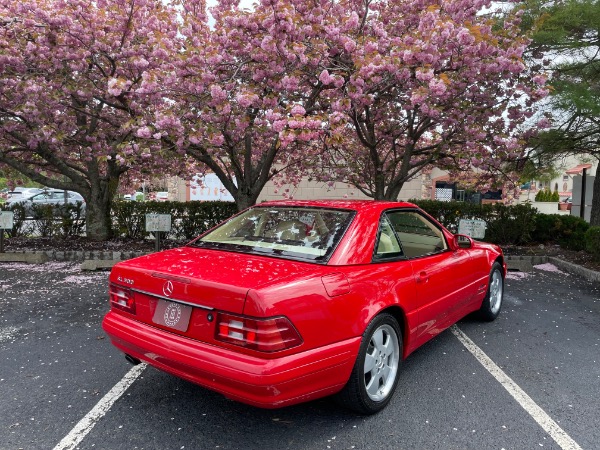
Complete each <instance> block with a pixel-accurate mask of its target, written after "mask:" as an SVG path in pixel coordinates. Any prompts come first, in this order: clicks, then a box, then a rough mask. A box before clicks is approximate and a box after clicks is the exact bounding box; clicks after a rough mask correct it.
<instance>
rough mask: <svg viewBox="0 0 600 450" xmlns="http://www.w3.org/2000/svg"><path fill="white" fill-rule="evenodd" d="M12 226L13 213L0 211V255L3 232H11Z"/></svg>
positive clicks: (2, 251)
mask: <svg viewBox="0 0 600 450" xmlns="http://www.w3.org/2000/svg"><path fill="white" fill-rule="evenodd" d="M13 224H14V213H13V212H12V211H0V253H4V230H12V227H13Z"/></svg>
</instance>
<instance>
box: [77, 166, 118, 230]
mask: <svg viewBox="0 0 600 450" xmlns="http://www.w3.org/2000/svg"><path fill="white" fill-rule="evenodd" d="M109 172H112V173H110V176H108V177H106V178H104V179H101V178H98V177H90V183H91V189H90V192H89V198H88V199H86V200H87V203H86V211H85V227H86V235H87V237H88V238H90V239H92V240H94V241H106V240H108V239H110V238H112V237H113V233H112V220H111V211H112V205H113V199H114V196H115V194H116V192H117V188H118V186H119V178H120V174H119V173H118V171H110V170H109Z"/></svg>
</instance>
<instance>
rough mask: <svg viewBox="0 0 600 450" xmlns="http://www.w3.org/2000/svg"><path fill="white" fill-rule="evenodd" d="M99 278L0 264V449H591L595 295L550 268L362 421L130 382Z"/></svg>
mask: <svg viewBox="0 0 600 450" xmlns="http://www.w3.org/2000/svg"><path fill="white" fill-rule="evenodd" d="M107 278H108V272H82V271H81V269H80V265H79V263H72V262H49V263H46V264H37V265H36V264H19V263H0V449H11V450H12V449H58V448H80V449H284V448H288V449H488V448H489V449H534V448H535V449H539V448H545V449H559V448H584V449H595V448H599V446H600V444H599V443H600V428H599V427H598V426H597V421H598V417H600V402H598V399H599V398H600V285H599V284H598V283H596V282H592V281H587V280H585V279H583V278H580V277H577V276H575V275H570V274H568V273H560V272H557V271H556V268H555V266H553V265H552V264H542V265H539V266H538V268H534V269H532V271H531V272H529V273H522V272H511V273H510V274H509V277H508V279H507V282H506V295H505V303H504V306H503V310H502V312H501V314H500V317H499V318H498V319H497V320H496V321H495V322H492V323H481V322H478V321H476V320H474V319H471V318H466V319H464V320H462V321H461V322H460V323H459V324H458V325H457V326H456V327H455V328H453V329H451V330H447V331H445V332H444V333H442V334H441V335H440V336H438V337H437V338H435V339H434V340H432V341H430V342H429V343H427V344H426V345H425V346H423V347H422V348H420V349H419V350H418V351H417V352H415V353H414V354H412V355H411V356H409V358H408V359H407V360H406V361H404V362H403V363H402V366H401V371H402V372H401V378H400V383H399V387H398V390H397V392H396V394H395V396H394V398H393V400H392V402H391V403H390V404H389V406H388V407H387V408H386V409H385V410H383V411H382V412H380V413H379V414H377V415H374V416H370V417H363V416H359V415H356V414H354V413H352V412H349V411H346V410H344V409H342V408H340V407H339V406H338V405H336V404H335V403H334V402H333V401H331V400H330V399H321V400H317V401H314V402H310V403H306V404H302V405H296V406H292V407H288V408H284V409H279V410H261V409H256V408H253V407H250V406H246V405H243V404H240V403H236V402H233V401H230V400H227V399H225V398H224V397H222V396H221V395H219V394H217V393H214V392H211V391H207V390H205V389H203V388H201V387H199V386H196V385H193V384H191V383H188V382H186V381H183V380H180V379H178V378H175V377H173V376H170V375H167V374H165V373H162V372H159V371H157V370H155V369H153V368H151V367H146V368H144V367H142V366H137V368H136V369H133V370H137V371H136V372H135V373H132V372H131V370H132V367H133V366H131V365H130V364H128V363H127V362H126V361H125V359H124V358H123V355H122V354H121V353H119V352H118V351H117V350H116V349H115V348H113V347H112V346H111V345H110V342H109V340H108V338H106V337H105V335H104V333H103V331H102V329H101V326H100V323H101V320H102V317H103V315H104V314H105V312H106V311H107V310H108V299H107V293H106V291H107ZM463 336H464V337H465V338H466V340H465V339H463ZM482 355H483V356H482ZM486 358H487V359H486ZM124 377H125V378H126V379H125V381H124ZM127 377H128V378H127ZM69 445H70V446H71V447H69Z"/></svg>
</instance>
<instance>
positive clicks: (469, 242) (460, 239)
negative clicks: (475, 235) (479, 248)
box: [454, 234, 473, 248]
mask: <svg viewBox="0 0 600 450" xmlns="http://www.w3.org/2000/svg"><path fill="white" fill-rule="evenodd" d="M471 247H473V239H471V237H470V236H467V235H466V234H456V235H454V248H471Z"/></svg>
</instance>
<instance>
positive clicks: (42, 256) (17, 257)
mask: <svg viewBox="0 0 600 450" xmlns="http://www.w3.org/2000/svg"><path fill="white" fill-rule="evenodd" d="M149 253H153V252H140V251H138V252H135V251H130V252H120V251H119V252H116V251H68V252H61V251H56V250H45V251H33V252H31V251H22V252H6V253H0V262H24V263H28V264H43V263H45V262H48V261H73V262H81V263H82V265H81V270H102V269H110V268H112V266H114V265H115V264H116V263H118V262H119V261H124V260H126V259H131V258H136V257H138V256H143V255H147V254H149ZM505 258H506V265H507V267H508V270H519V271H521V272H531V271H532V270H533V266H534V265H537V264H544V263H547V262H551V263H552V264H554V265H555V266H556V267H558V268H559V269H561V270H564V271H565V272H568V273H571V274H574V275H577V276H580V277H582V278H585V279H586V280H589V281H592V282H600V272H596V271H594V270H590V269H586V268H585V267H581V266H578V265H577V264H573V263H570V262H568V261H564V260H562V259H560V258H556V257H554V256H520V255H510V256H505Z"/></svg>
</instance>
